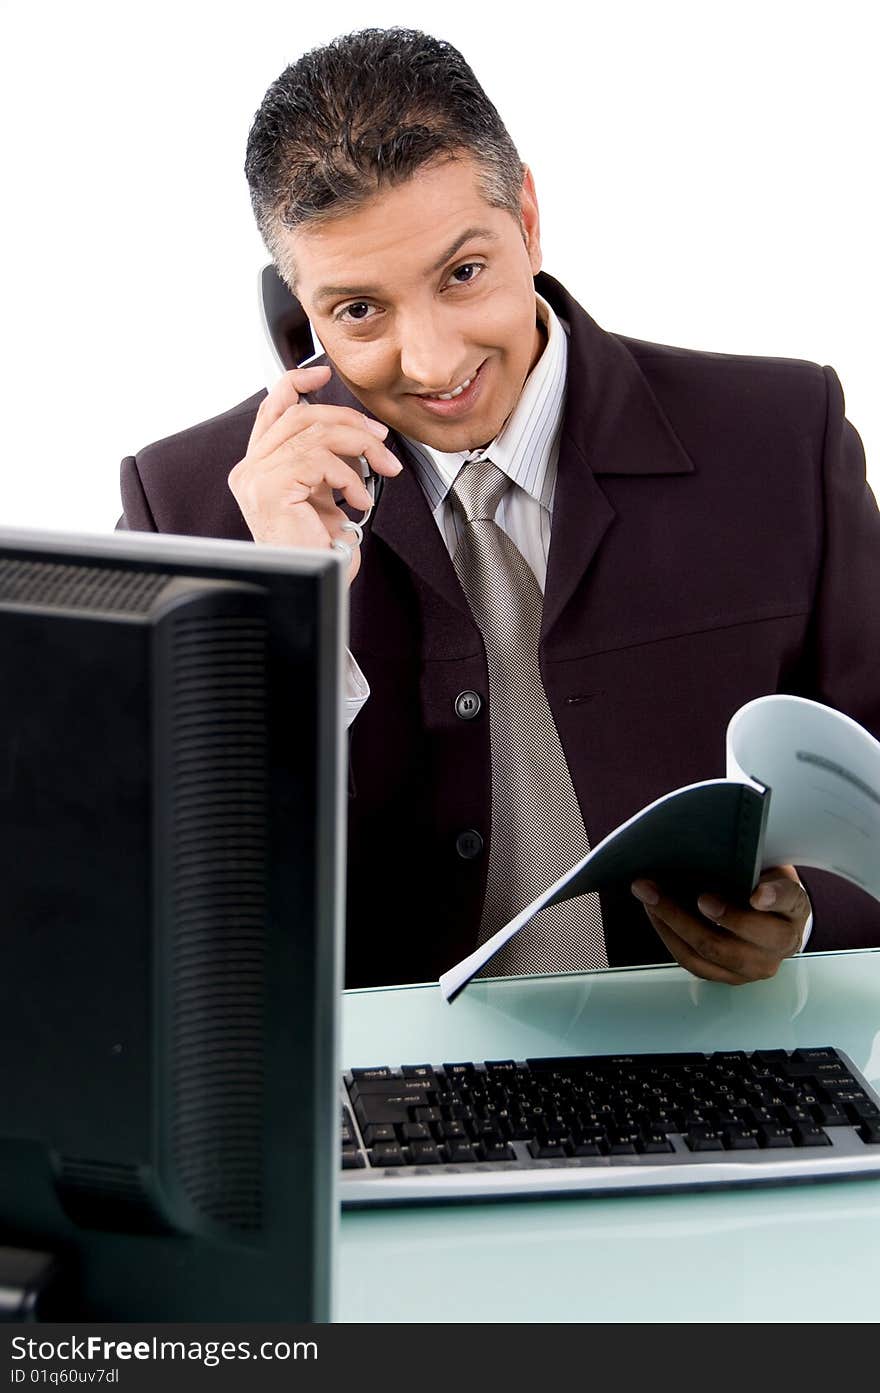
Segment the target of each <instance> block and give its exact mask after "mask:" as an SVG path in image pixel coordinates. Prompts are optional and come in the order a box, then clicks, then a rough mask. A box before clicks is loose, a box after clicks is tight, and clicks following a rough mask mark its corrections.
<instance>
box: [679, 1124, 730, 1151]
mask: <svg viewBox="0 0 880 1393" xmlns="http://www.w3.org/2000/svg"><path fill="white" fill-rule="evenodd" d="M684 1140H685V1145H686V1146H687V1147H689V1148H690V1150H691V1151H723V1150H724V1138H723V1137H722V1135H721V1133H720V1132H712V1131H709V1129H708V1128H703V1129H701V1130H700V1131H695V1132H688V1133H687V1134H686V1135H685V1139H684Z"/></svg>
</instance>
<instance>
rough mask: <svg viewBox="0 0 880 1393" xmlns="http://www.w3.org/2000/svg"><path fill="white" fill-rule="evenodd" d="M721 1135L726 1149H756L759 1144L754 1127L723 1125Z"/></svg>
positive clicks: (756, 1130)
mask: <svg viewBox="0 0 880 1393" xmlns="http://www.w3.org/2000/svg"><path fill="white" fill-rule="evenodd" d="M721 1135H722V1137H723V1138H724V1145H725V1147H726V1149H727V1150H728V1151H757V1150H758V1147H759V1145H760V1143H759V1141H758V1129H757V1128H756V1127H725V1128H724V1130H723V1131H722V1133H721Z"/></svg>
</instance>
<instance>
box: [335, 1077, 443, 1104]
mask: <svg viewBox="0 0 880 1393" xmlns="http://www.w3.org/2000/svg"><path fill="white" fill-rule="evenodd" d="M348 1091H349V1093H350V1094H351V1097H352V1100H353V1101H354V1102H356V1101H357V1100H358V1098H390V1097H392V1096H393V1095H394V1094H395V1093H412V1094H416V1095H417V1097H416V1102H417V1103H424V1102H425V1101H426V1099H427V1097H428V1095H429V1094H430V1093H431V1092H432V1091H433V1083H432V1081H431V1079H401V1078H389V1079H361V1080H360V1081H359V1082H357V1083H353V1084H352V1085H351V1087H350V1089H349V1090H348Z"/></svg>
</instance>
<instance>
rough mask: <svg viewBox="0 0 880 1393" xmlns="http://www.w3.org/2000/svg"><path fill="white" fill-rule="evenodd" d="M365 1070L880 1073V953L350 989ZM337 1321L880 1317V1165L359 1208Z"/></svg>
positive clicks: (345, 1016) (349, 1023)
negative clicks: (725, 981) (747, 1065)
mask: <svg viewBox="0 0 880 1393" xmlns="http://www.w3.org/2000/svg"><path fill="white" fill-rule="evenodd" d="M342 1022H343V1032H342V1061H343V1064H344V1065H345V1066H346V1067H348V1066H350V1065H371V1064H391V1065H395V1064H420V1063H439V1062H442V1061H443V1060H447V1059H454V1060H464V1059H472V1060H478V1059H487V1058H488V1059H506V1058H516V1059H522V1058H525V1057H527V1056H536V1055H557V1054H603V1053H624V1052H635V1051H647V1050H667V1049H680V1050H705V1051H709V1050H716V1049H761V1048H779V1047H782V1048H784V1049H794V1048H796V1047H798V1046H803V1045H815V1044H818V1045H837V1046H838V1047H839V1048H841V1049H843V1050H844V1051H845V1052H846V1053H847V1054H848V1055H849V1056H850V1057H851V1058H852V1060H853V1061H854V1063H855V1064H856V1065H857V1066H858V1067H859V1069H861V1071H862V1072H863V1073H864V1074H865V1076H866V1077H867V1079H868V1080H869V1081H870V1082H871V1084H872V1085H873V1086H874V1087H875V1088H876V1087H877V1086H878V1084H880V950H869V951H864V952H849V953H823V954H818V953H817V954H807V955H805V956H804V957H802V958H795V959H789V960H788V961H787V962H785V963H784V964H783V965H782V967H781V969H780V971H779V973H778V974H777V976H776V977H775V978H774V979H773V980H772V981H769V982H759V983H755V984H754V985H751V986H747V987H739V988H731V987H726V986H723V985H721V984H717V983H711V982H701V981H698V980H697V979H696V978H695V977H692V976H690V974H688V973H686V972H685V971H684V970H683V969H682V968H679V967H676V966H668V967H666V966H664V967H651V968H624V969H613V970H609V971H605V972H594V973H586V974H583V975H577V976H561V977H537V978H513V979H505V980H501V979H499V980H497V981H481V982H475V983H472V984H471V985H470V986H469V987H468V988H467V990H466V991H465V992H464V993H463V994H462V995H461V996H460V997H459V998H458V1000H457V1001H455V1002H454V1003H453V1004H452V1005H451V1006H449V1005H447V1004H446V1003H445V1002H444V1001H443V999H442V997H441V995H440V990H439V987H437V986H436V985H426V986H413V987H397V988H378V989H375V990H371V991H350V992H346V993H345V994H344V1001H343V1011H342ZM336 1273H337V1275H336V1310H335V1319H336V1320H338V1321H376V1322H395V1321H540V1322H544V1321H627V1322H630V1321H633V1322H634V1321H722V1322H726V1321H770V1322H785V1321H820V1322H826V1321H871V1322H873V1321H876V1319H877V1316H878V1309H880V1303H878V1297H877V1291H878V1282H880V1180H865V1181H853V1180H844V1181H834V1182H821V1183H810V1184H803V1185H788V1186H779V1187H774V1188H767V1189H739V1190H729V1191H714V1192H710V1191H704V1192H699V1193H693V1192H692V1193H689V1194H684V1195H669V1194H667V1195H651V1196H623V1195H620V1196H613V1197H608V1198H606V1197H603V1198H601V1199H596V1198H584V1199H552V1200H540V1201H536V1200H528V1201H513V1202H511V1201H508V1202H504V1203H494V1204H468V1205H461V1206H449V1205H447V1206H443V1207H439V1206H438V1207H434V1208H428V1207H421V1208H409V1209H386V1210H358V1211H346V1212H345V1213H344V1214H343V1215H342V1218H341V1227H340V1234H339V1246H338V1251H337V1263H336Z"/></svg>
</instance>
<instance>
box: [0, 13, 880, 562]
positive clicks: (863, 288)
mask: <svg viewBox="0 0 880 1393" xmlns="http://www.w3.org/2000/svg"><path fill="white" fill-rule="evenodd" d="M875 22H876V6H875V5H873V4H872V3H870V0H864V3H860V0H836V3H835V4H834V5H833V6H832V5H830V4H829V3H827V0H822V3H814V0H760V2H758V3H756V0H740V3H738V4H737V5H732V4H723V5H722V4H720V3H717V0H715V2H714V3H713V0H702V3H691V0H664V2H663V3H650V4H649V3H639V2H638V0H614V3H610V2H609V0H599V2H598V3H597V0H581V3H580V5H579V6H577V7H575V6H573V5H572V4H571V3H570V0H567V2H565V3H560V2H559V0H544V3H541V4H540V5H532V6H530V7H529V8H528V9H523V10H522V11H519V10H517V9H516V8H514V7H513V6H512V5H510V4H501V3H498V0H494V3H492V4H490V5H489V6H488V7H487V6H486V5H485V4H482V5H477V4H474V3H472V0H469V3H467V4H462V3H455V2H454V0H447V3H444V4H443V5H428V4H426V3H424V0H408V2H407V3H406V4H383V3H377V2H376V0H360V3H341V0H328V3H324V4H319V5H314V6H311V7H310V6H308V5H306V4H304V3H299V4H292V3H290V0H285V3H281V0H249V3H243V2H242V0H239V3H236V4H234V5H233V4H228V3H224V0H214V2H213V3H209V0H173V3H172V0H151V3H150V4H149V5H137V6H136V5H134V4H133V3H132V0H113V2H112V3H110V2H108V0H78V3H76V4H71V3H69V0H43V3H41V0H0V130H2V164H0V169H2V181H3V182H2V189H3V204H2V221H0V247H2V256H0V277H2V280H0V291H2V299H0V304H2V334H0V354H2V361H0V380H2V436H0V439H2V446H0V526H2V525H14V526H31V525H43V526H46V527H50V528H75V529H81V530H85V531H102V530H105V529H109V528H112V527H113V526H114V524H115V521H116V518H117V515H118V512H119V506H118V467H119V460H120V458H121V457H122V455H124V454H128V453H133V452H135V451H136V450H138V449H140V448H141V447H142V446H144V445H146V444H147V443H148V442H150V441H151V440H155V439H158V438H160V437H162V436H165V435H168V434H171V433H172V432H174V431H177V430H180V429H182V428H183V427H185V426H187V425H191V424H193V423H195V422H196V421H200V420H203V419H205V418H206V417H208V416H211V415H213V414H215V413H217V412H220V411H223V410H225V409H226V408H228V407H229V406H231V405H234V404H235V403H236V402H238V401H240V400H242V399H243V398H244V397H247V396H249V395H250V394H251V393H252V392H254V391H256V390H257V389H258V388H259V387H260V386H262V385H264V381H265V362H266V358H265V354H264V350H263V346H262V344H261V340H260V328H259V320H258V316H257V310H256V278H257V271H258V268H259V267H260V265H261V264H262V263H263V261H264V260H265V259H266V258H265V254H264V251H263V248H262V244H261V242H260V239H259V236H258V234H257V232H256V228H255V226H254V224H253V219H252V215H251V210H250V203H249V199H248V194H247V187H246V184H245V180H244V175H243V172H242V165H243V161H244V149H245V142H246V138H247V132H248V128H249V125H250V122H251V119H252V116H253V113H254V112H255V110H256V108H257V107H258V106H259V103H260V100H261V98H262V96H263V93H264V92H265V90H266V88H267V87H268V85H269V84H270V82H271V81H272V80H273V79H274V78H275V77H276V76H277V75H278V73H279V72H280V71H281V70H282V68H284V67H285V66H286V64H287V63H288V62H290V61H292V60H294V59H295V58H296V57H298V56H299V55H300V54H301V53H302V52H304V51H305V50H306V49H307V48H310V47H313V46H315V45H318V44H322V43H326V42H327V41H329V40H330V39H331V38H332V37H334V36H335V35H337V34H340V33H346V32H348V31H350V30H352V29H357V28H362V27H365V26H366V25H368V24H369V25H378V26H381V27H385V26H388V25H391V24H408V25H411V26H414V27H420V28H423V29H426V30H427V31H428V32H430V33H433V34H435V35H437V36H438V37H441V38H446V39H449V40H451V41H452V42H453V43H454V44H455V45H456V46H457V47H458V48H460V49H461V50H462V52H463V53H464V54H465V56H466V57H467V59H468V61H469V62H470V63H471V65H472V67H473V68H474V70H475V72H476V74H477V76H478V78H479V79H480V81H481V82H482V83H483V85H484V87H485V88H486V90H487V92H488V94H489V96H490V97H491V98H492V100H493V101H494V102H495V104H496V106H497V107H498V109H499V110H500V112H501V114H502V117H503V118H504V120H505V121H506V123H507V126H508V129H509V130H510V133H511V135H512V136H513V139H514V141H515V142H516V143H517V145H518V148H519V151H520V154H521V156H522V158H523V159H525V160H526V161H527V162H528V163H529V164H530V165H531V166H532V168H533V170H534V173H535V179H536V184H537V190H538V197H539V201H540V205H541V212H542V225H543V242H544V251H545V263H544V264H545V269H546V270H548V271H550V272H551V273H552V274H553V275H555V276H557V277H558V278H559V279H560V280H562V281H563V283H564V284H566V286H567V287H568V288H569V289H570V290H571V291H572V293H573V294H574V295H575V297H576V298H577V299H579V300H580V301H581V303H582V304H583V305H584V306H585V307H586V308H587V310H588V311H589V312H590V313H591V314H592V315H593V317H594V318H595V319H597V320H598V321H599V323H600V324H601V325H603V327H605V328H606V329H611V330H614V331H617V332H619V333H625V334H631V335H633V336H635V337H638V338H644V339H654V340H657V341H660V342H664V343H674V344H682V345H686V346H689V347H696V348H705V349H711V350H715V351H719V352H734V353H766V354H771V355H783V356H790V357H797V358H809V359H813V360H815V361H818V362H821V363H831V364H832V365H833V366H834V367H835V368H836V369H837V371H838V373H839V375H840V377H841V380H842V382H843V386H844V390H845V392H846V397H847V407H848V414H849V416H850V418H851V420H853V421H854V423H855V424H856V425H857V427H858V429H859V431H860V433H861V435H862V438H863V440H864V442H865V446H866V449H867V452H868V459H869V477H871V478H872V482H873V485H874V487H875V490H876V489H877V484H878V481H880V394H878V391H877V378H878V349H877V344H876V337H875V325H876V323H877V320H878V309H880V306H878V277H877V274H876V264H877V248H878V246H880V229H878V217H877V206H878V200H877V187H876V185H877V148H878V140H877V137H878V133H880V132H878V124H880V123H878V107H880V102H878V97H877V89H878V84H877V80H876V74H877V67H878V62H877V59H878V54H877V47H876V43H875V42H874V38H873V34H874V25H875ZM783 532H784V522H783V520H780V535H782V534H783Z"/></svg>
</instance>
